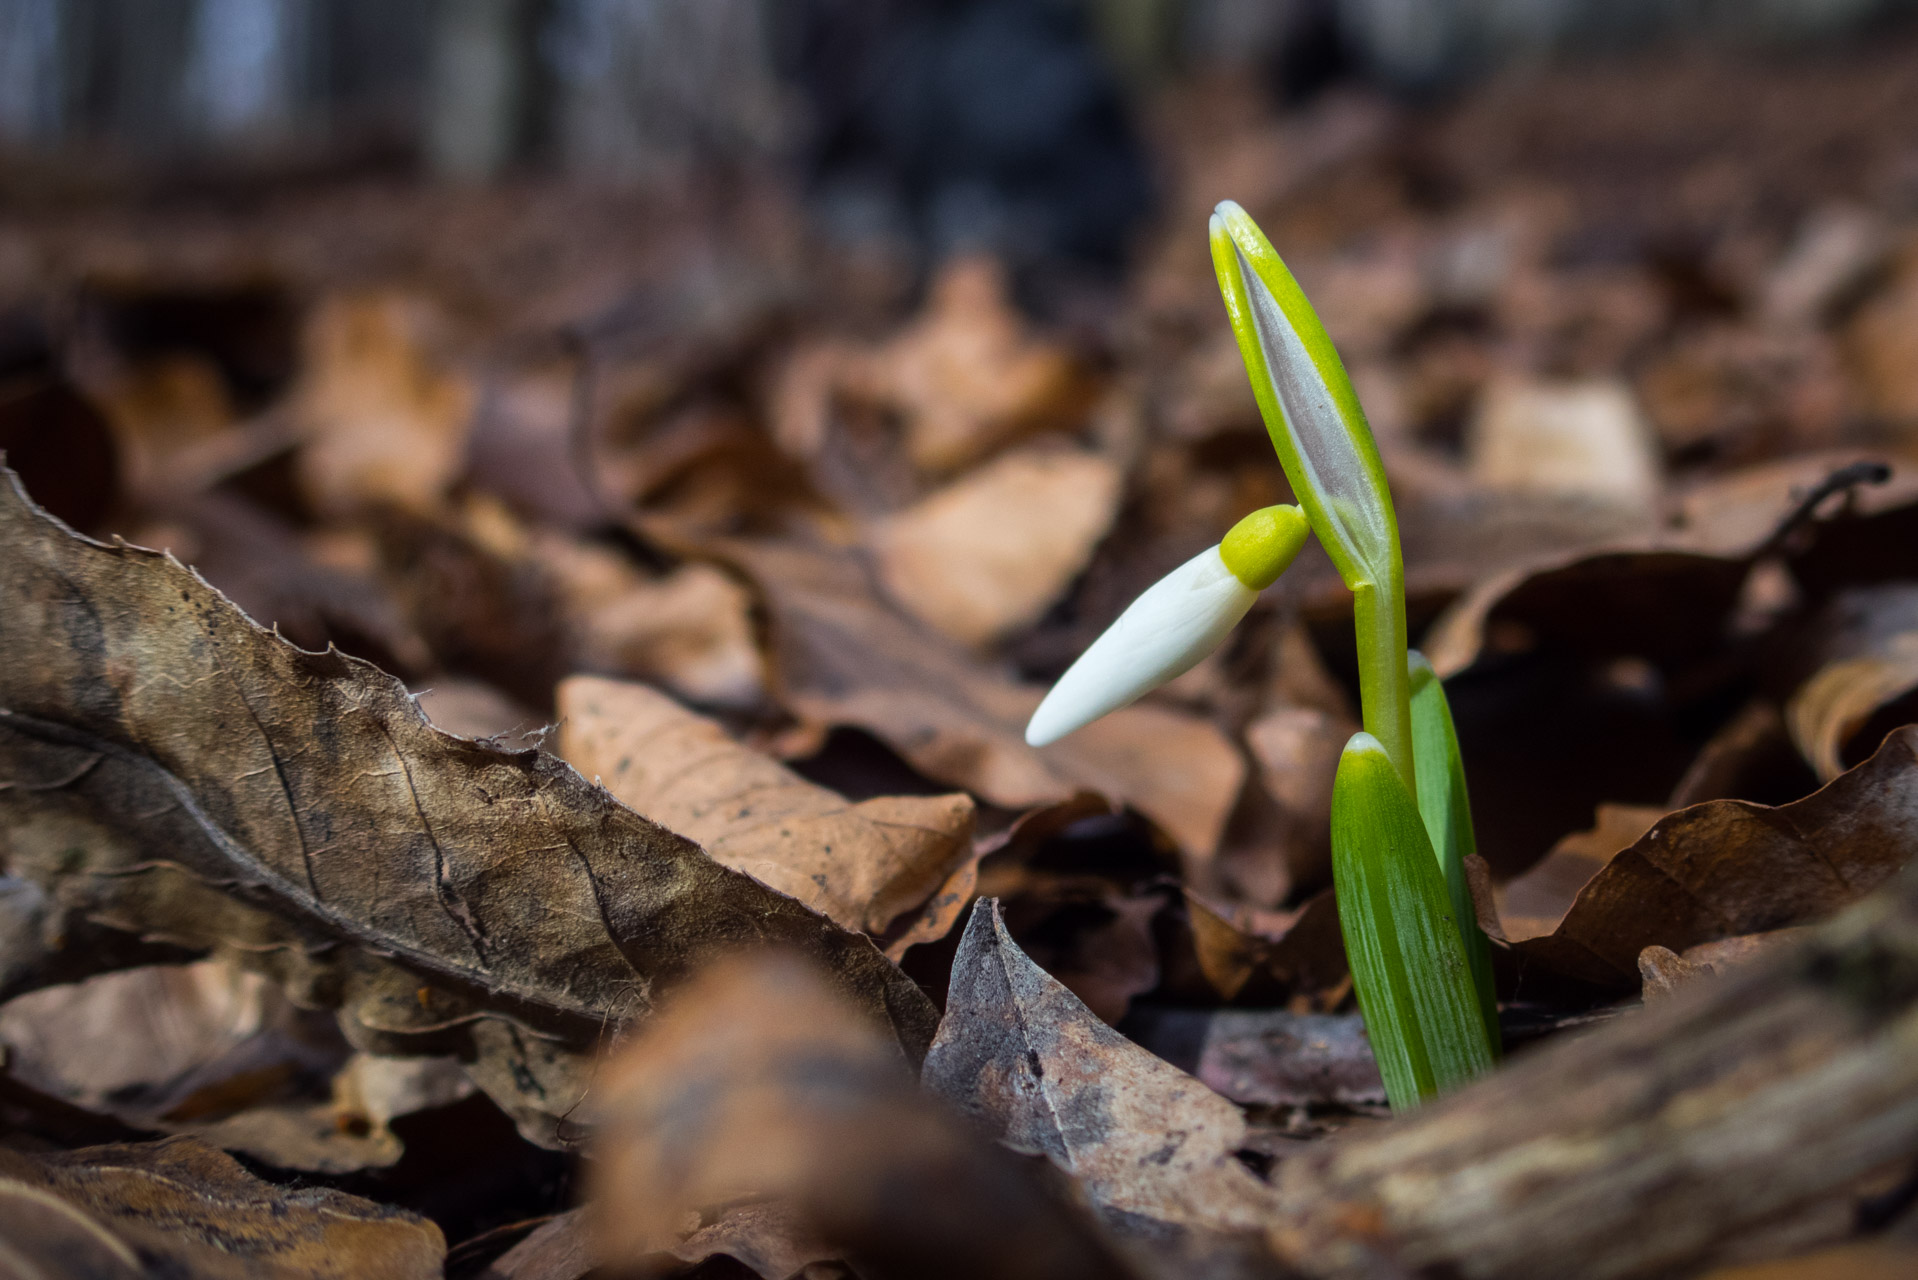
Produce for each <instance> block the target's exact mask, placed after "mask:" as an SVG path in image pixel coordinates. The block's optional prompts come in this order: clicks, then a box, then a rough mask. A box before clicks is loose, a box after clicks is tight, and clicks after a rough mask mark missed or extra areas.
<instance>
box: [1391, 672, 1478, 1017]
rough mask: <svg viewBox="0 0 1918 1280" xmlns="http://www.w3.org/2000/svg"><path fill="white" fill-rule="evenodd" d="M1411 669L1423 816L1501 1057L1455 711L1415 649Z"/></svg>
mask: <svg viewBox="0 0 1918 1280" xmlns="http://www.w3.org/2000/svg"><path fill="white" fill-rule="evenodd" d="M1408 667H1409V670H1410V674H1411V678H1412V754H1413V756H1414V757H1415V758H1416V759H1417V760H1418V789H1419V816H1420V817H1422V818H1424V819H1425V833H1426V835H1427V836H1429V837H1430V838H1431V841H1432V848H1433V849H1434V850H1435V851H1436V852H1437V854H1438V861H1439V869H1440V870H1441V871H1443V872H1444V873H1445V888H1446V892H1447V893H1448V894H1449V895H1450V896H1451V899H1452V912H1453V916H1454V917H1455V918H1456V919H1457V920H1458V926H1459V939H1460V941H1461V942H1463V943H1464V945H1465V959H1466V961H1467V962H1468V963H1469V964H1470V965H1471V966H1472V986H1473V988H1474V989H1475V990H1476V991H1477V992H1478V1006H1479V1012H1480V1014H1481V1016H1482V1017H1483V1018H1484V1020H1485V1034H1486V1036H1487V1037H1488V1038H1489V1042H1490V1044H1491V1046H1492V1052H1493V1053H1494V1054H1496V1053H1497V1052H1498V1051H1499V1031H1498V996H1497V993H1496V992H1494V991H1493V989H1492V944H1491V943H1489V942H1487V941H1486V940H1485V931H1484V930H1482V929H1480V928H1479V927H1478V912H1477V911H1476V910H1475V909H1474V908H1473V906H1472V890H1471V886H1470V885H1469V884H1468V883H1467V882H1466V879H1465V859H1466V858H1468V857H1470V856H1471V855H1472V854H1474V853H1477V852H1478V842H1477V841H1476V840H1475V839H1474V838H1473V836H1472V802H1471V799H1470V798H1469V797H1468V796H1467V795H1466V793H1465V763H1464V761H1463V760H1462V759H1461V758H1460V757H1459V750H1458V732H1457V731H1456V730H1455V729H1454V728H1453V727H1452V708H1451V706H1450V704H1448V703H1447V702H1446V701H1445V686H1444V685H1443V684H1442V683H1440V681H1439V678H1438V675H1437V673H1436V672H1434V671H1433V670H1432V664H1431V663H1429V662H1427V661H1426V660H1425V655H1424V654H1422V653H1420V652H1418V650H1416V649H1414V650H1413V651H1412V652H1411V654H1410V655H1409V660H1408Z"/></svg>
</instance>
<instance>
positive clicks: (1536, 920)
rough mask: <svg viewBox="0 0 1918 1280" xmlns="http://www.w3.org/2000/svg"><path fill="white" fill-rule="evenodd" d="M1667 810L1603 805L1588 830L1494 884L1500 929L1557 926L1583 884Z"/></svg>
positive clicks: (1512, 937) (1532, 932) (1510, 933)
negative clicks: (1503, 880) (1515, 875)
mask: <svg viewBox="0 0 1918 1280" xmlns="http://www.w3.org/2000/svg"><path fill="white" fill-rule="evenodd" d="M1665 812H1666V811H1665V810H1664V809H1662V808H1659V807H1658V806H1656V805H1641V804H1601V805H1599V806H1598V811H1597V813H1596V814H1595V815H1594V817H1593V822H1592V826H1591V828H1590V829H1589V830H1586V831H1574V832H1572V833H1571V834H1569V835H1567V836H1565V837H1564V838H1563V839H1561V840H1560V841H1559V842H1558V843H1557V844H1555V845H1553V846H1552V849H1551V852H1549V853H1547V854H1546V855H1545V856H1544V858H1542V859H1540V860H1539V862H1538V863H1537V864H1536V865H1534V866H1532V867H1531V868H1529V869H1528V870H1527V871H1526V872H1525V874H1523V875H1521V876H1517V877H1515V878H1513V879H1512V880H1510V881H1508V882H1507V883H1505V884H1504V885H1500V886H1497V887H1496V888H1495V889H1494V897H1495V900H1496V904H1497V911H1498V920H1499V931H1500V935H1501V936H1503V937H1504V938H1506V939H1507V940H1509V941H1512V942H1523V941H1525V940H1526V939H1527V938H1540V937H1544V936H1546V935H1547V934H1549V933H1551V932H1552V930H1554V929H1556V928H1558V925H1559V922H1560V921H1561V920H1563V919H1564V918H1565V913H1566V912H1567V911H1570V910H1571V909H1572V903H1573V902H1574V901H1576V900H1577V898H1578V892H1579V890H1580V889H1583V888H1584V887H1585V886H1586V885H1587V884H1589V883H1590V882H1591V879H1592V877H1593V876H1595V875H1597V874H1598V873H1599V872H1601V871H1603V870H1604V869H1605V865H1606V864H1607V863H1608V862H1610V861H1611V860H1612V857H1613V855H1615V854H1616V853H1617V852H1618V851H1619V850H1620V849H1629V848H1631V846H1632V845H1633V843H1634V842H1636V841H1637V839H1638V838H1639V837H1640V836H1642V835H1644V834H1645V833H1646V832H1647V831H1650V830H1651V829H1652V825H1653V824H1654V823H1656V822H1657V821H1658V820H1659V819H1660V818H1662V817H1664V816H1665Z"/></svg>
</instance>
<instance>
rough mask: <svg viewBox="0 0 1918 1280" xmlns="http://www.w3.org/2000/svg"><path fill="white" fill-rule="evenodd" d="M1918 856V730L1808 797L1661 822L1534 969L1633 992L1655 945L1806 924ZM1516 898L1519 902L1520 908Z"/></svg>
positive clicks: (1523, 949) (1538, 946) (1689, 812)
mask: <svg viewBox="0 0 1918 1280" xmlns="http://www.w3.org/2000/svg"><path fill="white" fill-rule="evenodd" d="M1914 849H1918V727H1908V728H1904V729H1900V730H1898V731H1897V732H1895V733H1893V734H1892V735H1891V736H1890V737H1888V738H1886V739H1885V742H1884V745H1883V746H1881V747H1879V749H1878V751H1877V753H1876V754H1874V755H1873V756H1872V757H1871V759H1869V760H1867V761H1865V763H1863V764H1861V765H1859V766H1857V767H1856V768H1854V769H1852V770H1851V771H1849V772H1848V773H1845V774H1842V775H1840V776H1839V777H1838V778H1837V779H1836V780H1834V781H1833V782H1831V783H1830V784H1828V785H1827V786H1825V787H1824V788H1823V789H1822V790H1820V791H1818V792H1816V793H1815V794H1813V795H1810V796H1807V797H1805V798H1804V799H1803V800H1798V801H1795V802H1793V803H1791V804H1786V805H1779V806H1777V807H1776V808H1772V807H1769V806H1766V805H1760V804H1750V803H1748V802H1746V801H1742V800H1714V801H1712V802H1710V803H1708V804H1701V805H1695V806H1693V807H1692V808H1690V809H1681V810H1680V811H1679V812H1677V813H1674V814H1670V815H1668V816H1666V817H1664V818H1662V819H1660V820H1659V821H1658V822H1657V823H1656V824H1655V825H1654V826H1653V827H1652V828H1651V830H1649V831H1647V832H1645V834H1644V835H1642V836H1640V837H1639V838H1638V839H1637V840H1636V841H1635V842H1634V843H1632V844H1631V845H1630V847H1628V848H1626V849H1624V850H1623V851H1622V852H1620V853H1618V854H1617V855H1616V856H1614V857H1613V858H1611V859H1610V861H1609V862H1607V863H1606V864H1605V866H1604V868H1603V870H1600V871H1598V872H1597V874H1595V875H1593V876H1592V878H1591V879H1590V880H1589V881H1588V882H1587V883H1586V884H1585V885H1584V887H1582V888H1581V889H1579V890H1578V895H1577V897H1576V898H1575V899H1574V900H1573V901H1572V904H1571V907H1570V909H1569V910H1568V911H1567V912H1566V913H1565V916H1564V918H1563V919H1562V920H1560V921H1559V922H1558V924H1557V926H1556V928H1554V929H1553V930H1552V931H1551V932H1550V933H1549V934H1547V935H1544V936H1541V937H1534V938H1530V939H1527V940H1524V941H1519V942H1516V943H1515V944H1514V945H1515V949H1516V950H1517V952H1518V954H1519V956H1520V958H1521V959H1522V960H1523V961H1525V962H1526V963H1529V964H1533V965H1537V966H1538V967H1540V968H1542V969H1545V970H1548V971H1550V972H1554V973H1559V974H1563V975H1565V976H1568V977H1571V978H1574V979H1577V980H1579V981H1582V982H1587V983H1591V984H1593V985H1595V986H1599V987H1605V988H1610V989H1614V990H1629V989H1630V988H1632V987H1634V986H1636V985H1637V984H1638V980H1639V970H1638V957H1639V954H1640V953H1641V952H1642V951H1644V949H1645V948H1646V947H1650V946H1654V945H1656V946H1662V947H1666V948H1669V949H1670V950H1672V951H1681V952H1682V951H1684V950H1685V949H1686V948H1689V947H1693V946H1696V945H1697V944H1699V943H1703V942H1709V941H1712V940H1714V939H1718V938H1726V937H1732V936H1735V935H1740V934H1751V933H1760V932H1764V931H1766V930H1771V929H1778V928H1782V927H1784V926H1786V925H1795V924H1804V923H1807V922H1809V921H1812V920H1816V919H1819V918H1821V917H1823V916H1826V915H1829V914H1830V913H1831V912H1833V911H1836V910H1837V909H1838V908H1839V907H1842V906H1845V905H1846V904H1848V903H1851V902H1853V901H1855V900H1857V899H1858V898H1861V897H1863V896H1864V895H1865V894H1866V893H1868V892H1870V891H1871V890H1872V889H1874V888H1876V887H1877V886H1878V885H1879V884H1880V883H1882V882H1883V881H1884V880H1885V879H1886V878H1887V877H1889V876H1890V875H1891V874H1892V873H1893V872H1895V871H1896V870H1898V868H1899V867H1901V866H1903V865H1904V864H1905V863H1906V862H1907V861H1909V860H1910V858H1911V856H1912V853H1913V850H1914ZM1509 900H1510V899H1509V898H1508V901H1509Z"/></svg>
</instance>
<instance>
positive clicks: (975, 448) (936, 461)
mask: <svg viewBox="0 0 1918 1280" xmlns="http://www.w3.org/2000/svg"><path fill="white" fill-rule="evenodd" d="M1008 292H1009V290H1008V285H1007V281H1006V277H1005V272H1004V269H1003V268H1001V267H1000V265H999V264H998V263H997V262H996V261H994V260H992V259H990V258H984V257H974V258H956V259H954V260H953V261H951V262H950V263H948V264H947V265H946V266H945V267H944V268H943V270H942V271H941V273H940V275H939V276H938V278H937V279H935V280H934V281H933V284H932V289H931V292H930V294H929V295H928V298H927V305H926V311H925V314H924V315H922V316H921V317H920V318H919V319H917V320H916V321H914V322H913V324H912V325H911V326H910V327H908V328H907V329H906V330H904V331H903V332H902V333H900V334H899V336H898V337H896V338H894V339H893V340H892V341H891V342H889V343H887V344H886V345H884V346H882V347H880V348H878V349H877V350H874V351H872V352H871V353H869V354H867V355H865V356H864V357H863V358H861V359H859V360H858V361H856V363H855V364H854V365H853V367H852V368H851V369H850V370H848V371H847V377H846V381H847V383H848V384H849V385H850V387H851V389H853V390H855V391H856V392H857V393H859V394H863V395H865V396H867V397H869V398H871V399H874V400H877V401H878V402H880V403H882V404H885V405H888V406H890V407H892V408H895V409H897V410H899V411H900V412H902V413H903V414H904V415H905V417H906V442H907V449H908V451H909V452H910V454H911V456H912V460H913V462H914V464H915V465H917V466H919V467H921V468H923V469H924V470H927V471H951V470H956V469H958V468H960V467H963V466H966V465H967V464H969V463H971V462H974V461H976V460H977V459H979V458H981V457H983V456H984V455H985V454H987V453H989V452H991V451H992V450H993V449H995V448H997V447H998V446H1000V445H1002V444H1005V443H1007V442H1008V441H1010V440H1012V439H1014V438H1016V437H1018V436H1021V435H1024V434H1028V433H1030V432H1033V431H1036V430H1041V429H1044V428H1046V427H1049V426H1056V425H1067V426H1070V425H1073V419H1074V418H1075V417H1077V416H1079V415H1081V414H1083V412H1084V410H1085V409H1086V407H1087V400H1086V395H1085V388H1084V386H1083V382H1084V377H1083V375H1082V374H1081V372H1080V370H1079V368H1078V366H1077V364H1076V363H1075V362H1074V361H1073V359H1072V358H1071V357H1070V356H1069V355H1068V354H1067V353H1066V352H1065V351H1064V350H1062V349H1060V348H1059V347H1056V346H1053V345H1051V344H1048V343H1045V342H1041V341H1038V340H1036V339H1034V338H1032V337H1031V336H1029V335H1028V334H1027V333H1026V332H1025V324H1024V321H1023V320H1022V319H1021V318H1020V316H1019V313H1018V311H1017V310H1016V309H1015V308H1014V307H1013V305H1012V302H1011V300H1010V298H1009V297H1008Z"/></svg>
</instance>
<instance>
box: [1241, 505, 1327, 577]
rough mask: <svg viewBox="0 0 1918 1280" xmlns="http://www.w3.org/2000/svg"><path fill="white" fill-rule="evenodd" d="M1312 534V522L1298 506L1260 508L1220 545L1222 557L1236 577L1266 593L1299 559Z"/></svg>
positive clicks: (1242, 521)
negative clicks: (1309, 535) (1287, 567)
mask: <svg viewBox="0 0 1918 1280" xmlns="http://www.w3.org/2000/svg"><path fill="white" fill-rule="evenodd" d="M1311 532H1312V524H1311V522H1310V521H1309V520H1307V519H1306V518H1305V512H1303V511H1301V510H1299V509H1298V508H1297V507H1288V506H1276V507H1260V508H1259V509H1258V510H1257V511H1254V512H1253V513H1252V514H1251V515H1249V516H1247V517H1246V518H1245V519H1243V520H1241V521H1239V522H1238V523H1237V524H1235V525H1233V526H1232V529H1231V532H1229V533H1227V534H1226V535H1225V538H1224V540H1223V541H1221V542H1220V543H1219V558H1220V559H1222V560H1224V561H1225V567H1226V568H1228V569H1230V570H1232V576H1233V577H1235V578H1237V579H1238V580H1239V581H1240V582H1243V583H1244V584H1245V585H1246V586H1248V587H1250V588H1252V589H1253V590H1254V591H1263V590H1265V589H1266V588H1267V587H1269V586H1271V585H1272V584H1273V583H1275V582H1277V581H1278V580H1279V575H1280V574H1282V573H1284V572H1285V570H1286V566H1288V565H1290V564H1291V563H1292V561H1293V560H1295V559H1297V558H1298V554H1299V551H1300V550H1301V549H1302V548H1303V547H1304V546H1305V539H1306V535H1307V534H1309V533H1311Z"/></svg>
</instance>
